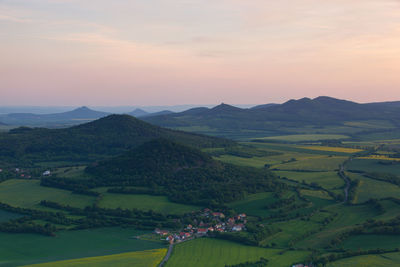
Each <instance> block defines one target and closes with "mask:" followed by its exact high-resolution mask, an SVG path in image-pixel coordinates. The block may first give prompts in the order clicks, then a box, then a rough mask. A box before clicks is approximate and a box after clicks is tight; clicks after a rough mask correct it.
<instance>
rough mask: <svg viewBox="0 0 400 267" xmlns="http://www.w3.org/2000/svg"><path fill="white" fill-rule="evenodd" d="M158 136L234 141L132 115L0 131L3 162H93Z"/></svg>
mask: <svg viewBox="0 0 400 267" xmlns="http://www.w3.org/2000/svg"><path fill="white" fill-rule="evenodd" d="M156 138H165V139H169V140H173V141H176V142H179V143H182V144H185V145H188V146H192V147H224V146H230V145H232V144H233V142H232V141H229V140H226V139H220V138H214V137H208V136H204V135H198V134H191V133H185V132H181V131H174V130H169V129H164V128H161V127H158V126H153V125H151V124H148V123H146V122H144V121H141V120H138V119H136V118H134V117H132V116H129V115H110V116H107V117H105V118H101V119H99V120H96V121H93V122H89V123H86V124H81V125H79V126H74V127H70V128H65V129H45V128H27V127H23V128H17V129H14V130H11V131H10V132H8V133H2V134H0V159H1V160H2V161H7V162H13V161H16V160H18V161H19V162H23V163H25V164H26V163H29V162H30V161H31V160H32V161H34V162H37V161H86V162H87V161H92V160H96V159H102V158H106V157H109V156H113V155H118V154H122V153H124V152H126V151H128V150H129V149H132V148H134V147H136V146H139V145H141V144H143V143H145V142H147V141H150V140H152V139H156Z"/></svg>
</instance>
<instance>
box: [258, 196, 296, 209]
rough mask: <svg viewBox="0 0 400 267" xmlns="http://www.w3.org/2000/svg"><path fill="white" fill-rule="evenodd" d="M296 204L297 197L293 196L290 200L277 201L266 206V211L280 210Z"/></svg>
mask: <svg viewBox="0 0 400 267" xmlns="http://www.w3.org/2000/svg"><path fill="white" fill-rule="evenodd" d="M294 202H296V198H295V196H291V197H290V198H284V199H280V200H278V201H275V202H273V203H271V204H268V205H266V206H265V208H266V209H278V208H282V207H284V206H288V205H291V204H293V203H294Z"/></svg>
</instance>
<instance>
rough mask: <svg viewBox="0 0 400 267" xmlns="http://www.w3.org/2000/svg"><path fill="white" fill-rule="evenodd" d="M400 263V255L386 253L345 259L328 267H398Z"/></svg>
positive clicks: (329, 264)
mask: <svg viewBox="0 0 400 267" xmlns="http://www.w3.org/2000/svg"><path fill="white" fill-rule="evenodd" d="M399 262H400V253H385V254H379V255H363V256H356V257H351V258H345V259H342V260H338V261H335V262H332V263H328V264H327V267H355V266H357V267H370V266H374V267H392V266H398V265H399Z"/></svg>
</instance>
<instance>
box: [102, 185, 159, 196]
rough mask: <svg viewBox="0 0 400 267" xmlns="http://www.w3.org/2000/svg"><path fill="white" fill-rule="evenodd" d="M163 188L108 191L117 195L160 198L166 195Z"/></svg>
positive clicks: (119, 188) (128, 188)
mask: <svg viewBox="0 0 400 267" xmlns="http://www.w3.org/2000/svg"><path fill="white" fill-rule="evenodd" d="M163 191H165V190H163V189H162V188H159V189H157V188H138V187H113V188H109V189H107V192H108V193H115V194H127V195H129V194H133V195H153V196H160V195H164V194H165V193H164V192H163Z"/></svg>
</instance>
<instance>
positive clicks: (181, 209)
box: [99, 193, 201, 214]
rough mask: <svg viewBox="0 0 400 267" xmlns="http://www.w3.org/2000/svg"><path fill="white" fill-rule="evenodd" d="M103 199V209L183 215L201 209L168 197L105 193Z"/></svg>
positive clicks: (101, 205)
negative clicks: (137, 210) (172, 200)
mask: <svg viewBox="0 0 400 267" xmlns="http://www.w3.org/2000/svg"><path fill="white" fill-rule="evenodd" d="M103 195H104V196H103V198H102V199H101V200H100V202H99V206H100V207H102V208H112V209H116V208H119V207H120V208H123V209H134V208H135V209H140V210H153V211H156V212H161V213H166V214H167V213H169V214H183V213H186V212H190V211H194V210H198V209H200V208H201V207H198V206H193V205H184V204H179V203H174V202H171V201H169V200H168V198H167V197H166V196H151V195H130V194H129V195H128V194H110V193H103Z"/></svg>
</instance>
